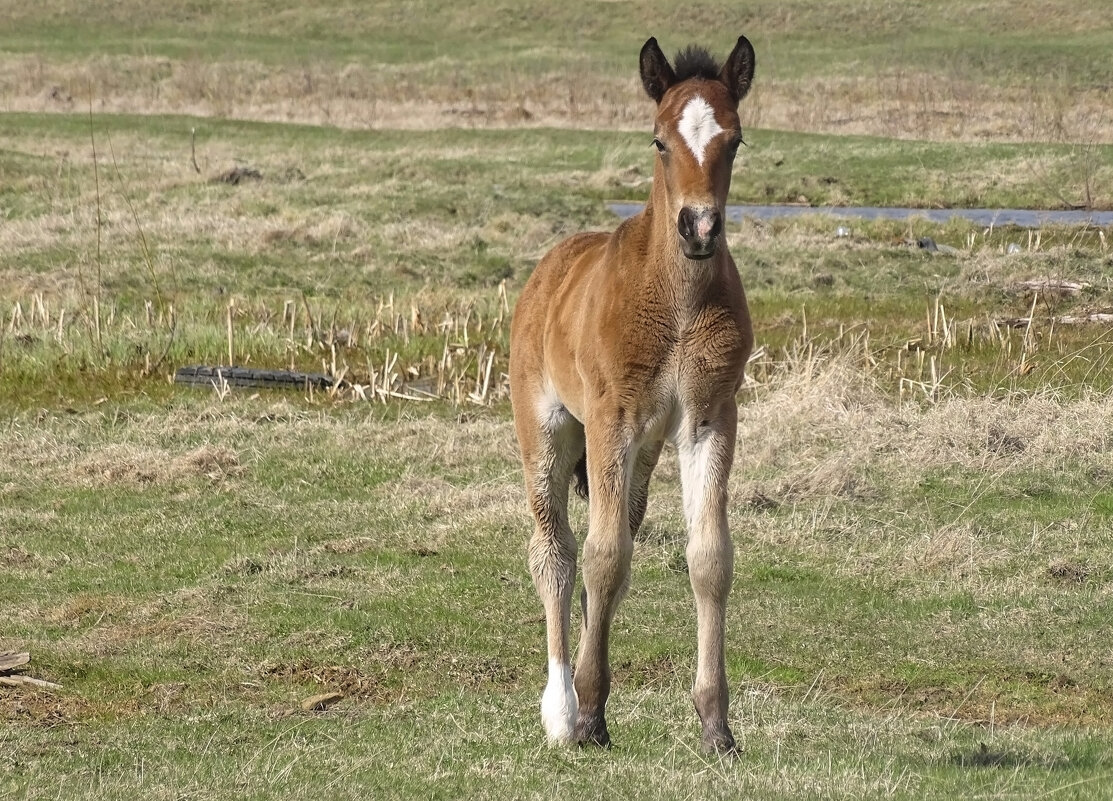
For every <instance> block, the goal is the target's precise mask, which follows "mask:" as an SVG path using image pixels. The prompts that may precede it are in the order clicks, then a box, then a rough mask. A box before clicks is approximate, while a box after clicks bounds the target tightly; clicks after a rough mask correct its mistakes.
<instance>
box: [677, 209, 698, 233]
mask: <svg viewBox="0 0 1113 801" xmlns="http://www.w3.org/2000/svg"><path fill="white" fill-rule="evenodd" d="M676 230H677V231H678V232H679V233H680V236H682V237H683V238H684V239H691V238H692V236H693V235H694V234H695V232H696V213H695V212H694V211H692V210H691V209H690V208H688V207H687V206H685V207H684V208H682V209H681V210H680V215H679V216H678V217H677V218H676Z"/></svg>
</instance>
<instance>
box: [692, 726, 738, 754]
mask: <svg viewBox="0 0 1113 801" xmlns="http://www.w3.org/2000/svg"><path fill="white" fill-rule="evenodd" d="M700 745H701V746H702V747H703V750H704V752H705V753H708V754H718V755H719V756H724V757H736V756H738V755H739V753H740V752H739V750H738V745H737V744H736V743H735V742H734V735H733V734H731V733H730V729H728V728H727V727H726V726H721V727H717V728H713V729H704V731H703V736H702V737H700Z"/></svg>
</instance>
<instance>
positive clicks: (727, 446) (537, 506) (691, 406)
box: [510, 36, 754, 753]
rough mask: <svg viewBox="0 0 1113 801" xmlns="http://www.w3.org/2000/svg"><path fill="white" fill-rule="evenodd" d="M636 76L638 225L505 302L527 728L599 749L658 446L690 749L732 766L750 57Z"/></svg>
mask: <svg viewBox="0 0 1113 801" xmlns="http://www.w3.org/2000/svg"><path fill="white" fill-rule="evenodd" d="M640 66H641V78H642V83H643V84H644V86H645V90H646V92H647V93H648V94H649V96H650V97H652V98H653V100H655V101H656V103H657V116H656V121H655V124H654V129H653V136H654V138H653V145H654V146H655V148H656V165H655V167H654V172H653V190H652V192H651V194H650V196H649V201H648V202H647V203H646V205H645V210H644V211H643V212H642V213H641V214H639V215H637V216H636V217H633V218H631V219H629V220H627V221H626V222H624V223H623V224H622V225H620V226H619V227H618V229H617V230H616V231H614V233H611V234H606V233H583V234H578V235H576V236H573V237H571V238H569V239H566V240H565V241H563V242H561V243H560V244H559V245H557V246H556V247H555V248H553V250H552V251H550V252H549V253H548V254H547V255H546V256H545V258H544V259H542V260H541V262H540V263H539V264H538V265H537V269H536V270H535V271H534V273H533V275H532V276H530V279H529V281H528V282H527V283H526V286H525V288H524V289H523V290H522V296H521V299H520V300H519V301H518V306H517V309H516V310H515V313H514V322H513V327H512V329H511V341H510V382H511V383H510V386H511V400H512V402H513V405H514V422H515V426H516V428H517V433H518V440H519V443H520V445H521V449H522V463H523V466H524V472H525V482H526V491H527V495H528V498H529V505H530V509H531V511H532V512H533V516H534V518H535V520H536V528H535V531H534V534H533V537H532V539H531V540H530V544H529V566H530V572H531V573H532V574H533V581H534V584H535V585H536V587H537V591H538V593H539V594H540V596H541V601H542V603H543V604H544V607H545V620H546V627H547V636H548V657H549V678H548V684H547V685H546V687H545V692H544V694H543V695H542V697H541V719H542V722H543V723H544V726H545V730H546V732H547V734H548V736H549V738H550V740H552V741H555V742H579V743H594V744H598V745H604V746H605V745H609V743H610V735H609V733H608V731H607V722H606V717H605V710H606V705H607V697H608V695H609V694H610V686H611V671H610V665H609V660H608V647H609V640H610V632H611V622H612V620H613V619H614V615H615V609H616V608H617V606H618V604H619V601H620V600H621V598H622V596H623V594H624V593H625V592H626V589H627V587H628V585H629V580H630V559H631V555H632V553H633V550H634V539H633V538H634V534H635V533H636V532H637V530H638V526H640V525H641V522H642V518H643V517H644V515H645V507H646V495H647V489H648V485H649V477H650V474H651V473H652V472H653V468H654V467H655V466H656V464H657V458H658V456H660V453H661V448H662V446H663V444H664V442H665V440H670V441H671V442H672V443H673V444H674V445H675V447H676V450H677V453H678V455H679V460H680V474H681V483H682V485H683V497H684V516H685V519H686V521H687V525H688V545H687V558H688V573H689V576H690V578H691V583H692V590H693V592H694V594H695V603H696V616H697V625H698V660H697V665H696V677H695V684H694V686H693V688H692V698H693V700H694V702H695V707H696V711H697V713H698V714H699V718H700V721H701V723H702V725H703V735H702V741H703V745H704V747H705V748H707V749H709V750H712V751H717V752H720V753H724V752H730V751H733V750H734V748H735V743H734V736H733V735H732V734H731V731H730V727H729V726H728V725H727V679H726V669H725V666H724V658H723V630H724V626H725V622H726V601H727V594H728V592H729V591H730V585H731V579H732V574H733V564H734V555H733V546H732V544H731V539H730V531H729V530H728V528H727V478H728V476H729V474H730V469H731V463H732V462H733V460H734V441H735V431H736V428H737V424H738V408H737V401H736V399H735V395H736V393H737V392H738V388H739V387H740V386H741V384H742V374H743V368H744V367H745V364H746V360H747V358H748V357H749V355H750V351H751V349H752V346H753V332H752V330H751V327H750V316H749V310H748V309H747V307H746V296H745V293H744V292H743V290H742V283H741V281H740V280H739V277H738V270H737V268H736V267H735V265H734V260H733V259H732V258H731V256H730V253H729V252H728V251H727V247H726V243H725V242H724V238H725V237H724V235H723V215H724V212H725V204H726V199H727V190H728V189H729V188H730V179H731V168H732V164H733V163H734V155H735V152H736V151H737V149H738V146H739V144H740V143H741V142H742V131H741V127H740V125H739V121H738V111H737V109H738V103H739V101H740V100H741V99H742V98H743V97H745V96H746V93H747V92H748V91H749V89H750V84H751V81H752V79H753V74H754V50H753V47H752V46H751V45H750V42H749V41H748V40H747V39H746V38H745V37H744V36H742V37H739V39H738V43H737V44H736V45H735V47H734V50H733V51H732V52H731V54H730V56H729V57H728V58H727V60H726V63H725V64H724V65H722V66H721V67H720V66H719V65H718V64H717V63H716V62H715V61H714V59H712V58H711V56H710V55H708V53H707V52H706V51H705V50H702V49H700V48H693V47H689V48H688V49H687V50H685V51H683V52H681V53H680V54H679V56H678V57H677V59H676V68H675V70H674V69H673V67H672V66H671V65H670V64H669V62H668V59H666V58H665V56H664V54H663V53H662V52H661V49H660V48H659V47H658V45H657V40H656V39H650V40H649V41H648V42H646V43H645V46H644V47H643V48H642V51H641V59H640ZM574 475H576V476H578V478H579V481H580V485H581V487H584V488H585V489H589V490H590V500H589V503H590V512H589V525H588V533H587V538H586V539H585V540H584V545H583V593H582V595H581V605H582V609H583V627H582V631H581V634H580V648H579V655H578V657H577V660H576V672H575V683H574V684H573V680H572V670H571V664H570V658H569V626H570V615H571V606H572V591H573V585H574V584H575V579H576V551H577V543H576V537H575V536H574V535H573V533H572V530H571V528H570V527H569V524H568V490H569V484H570V482H571V480H572V478H573V476H574ZM585 485H586V487H585Z"/></svg>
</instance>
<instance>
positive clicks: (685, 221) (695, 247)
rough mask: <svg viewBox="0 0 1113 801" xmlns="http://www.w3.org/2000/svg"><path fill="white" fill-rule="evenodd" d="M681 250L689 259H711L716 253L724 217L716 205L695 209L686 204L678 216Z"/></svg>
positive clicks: (677, 224) (677, 227) (677, 226)
mask: <svg viewBox="0 0 1113 801" xmlns="http://www.w3.org/2000/svg"><path fill="white" fill-rule="evenodd" d="M676 230H677V231H678V232H679V233H680V239H681V246H680V247H681V250H683V251H684V255H685V256H687V257H688V258H689V259H709V258H711V257H712V256H714V255H715V248H716V247H717V246H718V244H719V235H720V234H721V233H722V232H723V217H722V215H721V214H719V210H718V209H717V208H715V207H713V206H712V207H710V208H700V209H693V208H689V207H688V206H685V207H684V208H682V209H681V210H680V215H679V216H678V217H677V218H676Z"/></svg>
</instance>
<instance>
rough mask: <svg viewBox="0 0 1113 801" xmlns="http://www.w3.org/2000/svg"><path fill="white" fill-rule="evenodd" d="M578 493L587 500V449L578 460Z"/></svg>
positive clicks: (576, 474) (576, 473)
mask: <svg viewBox="0 0 1113 801" xmlns="http://www.w3.org/2000/svg"><path fill="white" fill-rule="evenodd" d="M575 476H576V494H577V495H579V496H580V497H581V498H583V499H584V500H585V501H586V500H587V451H584V455H583V456H581V457H580V461H578V462H576V471H575Z"/></svg>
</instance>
